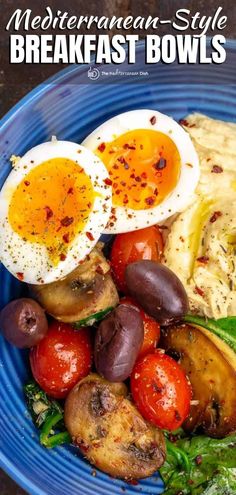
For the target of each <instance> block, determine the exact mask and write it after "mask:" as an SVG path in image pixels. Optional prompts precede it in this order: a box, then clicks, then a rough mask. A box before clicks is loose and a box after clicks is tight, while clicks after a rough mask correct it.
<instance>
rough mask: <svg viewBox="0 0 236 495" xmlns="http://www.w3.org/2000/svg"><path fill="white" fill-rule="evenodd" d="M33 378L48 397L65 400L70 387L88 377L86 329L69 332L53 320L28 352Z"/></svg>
mask: <svg viewBox="0 0 236 495" xmlns="http://www.w3.org/2000/svg"><path fill="white" fill-rule="evenodd" d="M30 364H31V369H32V373H33V376H34V378H35V380H36V382H38V384H39V385H40V387H41V388H42V389H43V390H44V391H45V392H46V393H47V394H48V395H50V396H51V397H54V398H56V399H61V398H64V397H66V395H67V394H68V392H69V391H70V390H71V389H72V388H73V386H74V385H75V384H76V383H77V382H78V381H79V380H80V379H81V378H83V377H84V376H86V375H88V374H89V371H90V368H91V365H92V339H91V333H90V329H88V328H81V329H80V330H77V331H76V330H73V328H72V327H71V326H70V325H68V324H67V323H60V322H58V321H54V322H52V323H51V325H50V326H49V329H48V333H47V335H46V337H45V338H44V339H43V340H41V342H40V343H39V344H38V345H37V346H35V347H33V348H32V349H31V351H30Z"/></svg>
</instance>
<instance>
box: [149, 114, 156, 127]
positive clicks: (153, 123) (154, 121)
mask: <svg viewBox="0 0 236 495" xmlns="http://www.w3.org/2000/svg"><path fill="white" fill-rule="evenodd" d="M156 121H157V118H156V117H155V115H153V116H152V117H151V118H150V123H151V124H152V125H155V124H156Z"/></svg>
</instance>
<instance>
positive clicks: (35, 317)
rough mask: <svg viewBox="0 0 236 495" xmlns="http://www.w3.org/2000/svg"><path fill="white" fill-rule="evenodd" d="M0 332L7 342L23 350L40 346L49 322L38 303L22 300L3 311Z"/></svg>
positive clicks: (16, 301)
mask: <svg viewBox="0 0 236 495" xmlns="http://www.w3.org/2000/svg"><path fill="white" fill-rule="evenodd" d="M0 330H1V332H2V333H3V335H4V337H5V338H6V340H8V341H9V342H10V343H11V344H13V345H15V346H16V347H19V348H21V349H23V348H26V347H31V346H33V345H36V344H38V342H40V340H42V339H43V337H45V335H46V333H47V330H48V322H47V318H46V316H45V313H44V311H43V309H42V308H41V306H39V304H38V303H37V302H36V301H34V300H33V299H28V298H21V299H16V300H15V301H12V302H10V303H9V304H7V306H5V308H3V309H2V311H1V313H0Z"/></svg>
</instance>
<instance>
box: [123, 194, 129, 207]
mask: <svg viewBox="0 0 236 495" xmlns="http://www.w3.org/2000/svg"><path fill="white" fill-rule="evenodd" d="M128 202H129V198H128V196H127V195H125V197H124V199H123V203H124V205H127V203H128Z"/></svg>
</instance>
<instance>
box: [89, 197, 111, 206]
mask: <svg viewBox="0 0 236 495" xmlns="http://www.w3.org/2000/svg"><path fill="white" fill-rule="evenodd" d="M107 199H109V198H105V200H106V201H107ZM87 207H88V208H91V207H92V203H91V201H89V202H88V204H87Z"/></svg>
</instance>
